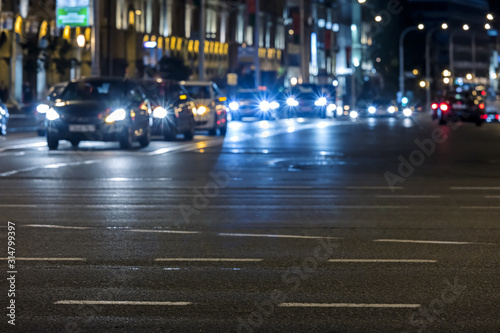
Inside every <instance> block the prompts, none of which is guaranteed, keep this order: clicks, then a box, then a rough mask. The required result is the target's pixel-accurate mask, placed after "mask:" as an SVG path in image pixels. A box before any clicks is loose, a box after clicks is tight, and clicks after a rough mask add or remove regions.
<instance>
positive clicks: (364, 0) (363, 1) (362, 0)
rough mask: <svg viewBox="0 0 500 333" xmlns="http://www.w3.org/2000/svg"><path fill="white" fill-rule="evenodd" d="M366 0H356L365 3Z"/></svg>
mask: <svg viewBox="0 0 500 333" xmlns="http://www.w3.org/2000/svg"><path fill="white" fill-rule="evenodd" d="M365 2H366V0H358V3H365Z"/></svg>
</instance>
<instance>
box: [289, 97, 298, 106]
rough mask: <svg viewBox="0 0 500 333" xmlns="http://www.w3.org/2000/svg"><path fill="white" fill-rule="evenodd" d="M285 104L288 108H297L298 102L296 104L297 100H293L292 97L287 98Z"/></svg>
mask: <svg viewBox="0 0 500 333" xmlns="http://www.w3.org/2000/svg"><path fill="white" fill-rule="evenodd" d="M286 104H287V105H288V106H299V102H297V100H296V99H295V98H293V97H288V98H287V99H286Z"/></svg>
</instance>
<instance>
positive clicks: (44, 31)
mask: <svg viewBox="0 0 500 333" xmlns="http://www.w3.org/2000/svg"><path fill="white" fill-rule="evenodd" d="M48 27H49V24H48V23H47V21H43V22H42V25H41V26H40V35H39V37H40V38H43V37H45V36H47V32H48Z"/></svg>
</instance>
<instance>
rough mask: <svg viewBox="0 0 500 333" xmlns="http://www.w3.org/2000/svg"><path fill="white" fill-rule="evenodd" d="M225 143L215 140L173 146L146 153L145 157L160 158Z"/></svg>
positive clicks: (222, 140)
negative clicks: (169, 154)
mask: <svg viewBox="0 0 500 333" xmlns="http://www.w3.org/2000/svg"><path fill="white" fill-rule="evenodd" d="M223 143H224V139H214V140H207V141H200V142H193V143H189V144H183V145H180V146H171V147H166V148H160V149H157V150H154V151H151V152H147V153H145V155H146V156H159V155H164V154H167V153H173V152H182V151H191V150H197V149H203V148H206V147H212V146H218V145H222V144H223Z"/></svg>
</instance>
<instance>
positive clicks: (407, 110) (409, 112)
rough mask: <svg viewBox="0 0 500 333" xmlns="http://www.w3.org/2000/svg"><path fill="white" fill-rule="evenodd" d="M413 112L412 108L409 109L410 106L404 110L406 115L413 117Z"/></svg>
mask: <svg viewBox="0 0 500 333" xmlns="http://www.w3.org/2000/svg"><path fill="white" fill-rule="evenodd" d="M412 114H413V111H412V110H411V109H409V108H406V109H404V110H403V115H404V116H405V117H411V115H412Z"/></svg>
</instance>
